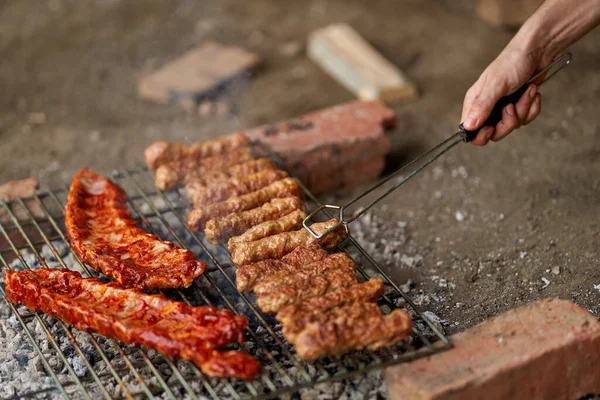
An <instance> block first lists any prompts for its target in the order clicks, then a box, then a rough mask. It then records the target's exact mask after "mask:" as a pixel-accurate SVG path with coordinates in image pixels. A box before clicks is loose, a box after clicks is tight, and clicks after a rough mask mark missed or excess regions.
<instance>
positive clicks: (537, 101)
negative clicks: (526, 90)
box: [523, 93, 542, 125]
mask: <svg viewBox="0 0 600 400" xmlns="http://www.w3.org/2000/svg"><path fill="white" fill-rule="evenodd" d="M541 111H542V95H541V94H540V93H538V94H536V95H535V98H534V99H533V104H532V105H531V108H530V109H529V113H528V114H527V118H525V122H524V123H523V125H527V124H528V123H530V122H531V121H533V120H534V119H536V118H537V116H538V115H540V112H541Z"/></svg>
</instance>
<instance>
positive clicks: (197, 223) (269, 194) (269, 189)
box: [188, 178, 302, 231]
mask: <svg viewBox="0 0 600 400" xmlns="http://www.w3.org/2000/svg"><path fill="white" fill-rule="evenodd" d="M301 195H302V192H301V190H300V186H299V185H298V183H296V181H295V180H294V179H292V178H285V179H282V180H280V181H277V182H273V183H272V184H270V185H269V186H265V187H264V188H262V189H259V190H257V191H254V192H252V193H248V194H245V195H243V196H240V197H231V198H229V199H227V200H225V201H222V202H219V203H214V204H211V205H209V206H206V207H204V208H197V209H194V210H192V212H191V213H190V215H189V216H188V225H189V226H190V228H192V229H195V230H197V231H200V230H202V229H204V227H205V225H206V222H207V221H208V220H210V219H213V218H218V217H224V216H225V215H229V214H231V213H236V212H241V211H246V210H251V209H253V208H256V207H259V206H261V205H263V204H264V203H266V202H267V201H270V200H271V199H275V198H284V197H291V196H295V197H300V196H301Z"/></svg>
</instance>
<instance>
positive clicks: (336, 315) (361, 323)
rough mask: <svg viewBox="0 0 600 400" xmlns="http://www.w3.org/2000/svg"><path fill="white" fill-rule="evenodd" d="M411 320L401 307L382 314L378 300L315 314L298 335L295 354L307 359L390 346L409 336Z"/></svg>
mask: <svg viewBox="0 0 600 400" xmlns="http://www.w3.org/2000/svg"><path fill="white" fill-rule="evenodd" d="M411 329H412V321H411V319H410V317H409V316H408V314H407V313H406V312H404V311H402V310H394V311H392V313H391V314H389V315H386V316H384V315H382V313H381V310H380V309H379V307H378V306H377V304H375V303H355V304H349V305H346V306H342V307H338V308H334V309H332V310H330V311H328V312H326V313H316V314H313V316H312V317H311V321H310V322H308V323H307V324H306V328H305V329H304V330H303V331H302V332H300V333H299V334H298V335H297V336H296V340H295V342H294V345H295V346H296V354H298V356H300V357H301V358H303V359H304V360H314V359H316V358H318V357H322V356H331V355H337V354H343V353H346V352H348V351H351V350H362V349H364V348H365V347H368V348H369V349H372V350H375V349H378V348H380V347H384V346H391V345H393V344H395V343H398V342H399V341H400V340H402V339H403V338H405V337H406V336H408V335H409V334H410V332H411Z"/></svg>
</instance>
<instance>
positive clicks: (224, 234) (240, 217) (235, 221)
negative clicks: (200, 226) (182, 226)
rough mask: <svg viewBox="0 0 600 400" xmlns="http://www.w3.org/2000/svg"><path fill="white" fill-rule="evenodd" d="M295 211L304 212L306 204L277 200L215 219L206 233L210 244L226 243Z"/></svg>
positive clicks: (292, 199)
mask: <svg viewBox="0 0 600 400" xmlns="http://www.w3.org/2000/svg"><path fill="white" fill-rule="evenodd" d="M294 210H300V211H302V212H304V202H303V201H302V200H300V199H299V198H298V197H285V198H283V199H279V198H275V199H273V200H271V201H269V202H268V203H265V204H263V205H262V206H260V207H257V208H253V209H251V210H247V211H242V212H240V213H232V214H229V215H226V216H224V217H219V218H213V219H211V220H210V221H208V222H207V223H206V228H205V229H204V233H205V234H206V239H207V240H208V241H209V242H210V243H213V244H217V243H226V242H227V240H228V239H229V238H230V237H232V236H236V235H239V234H241V233H244V232H245V231H246V230H248V229H249V228H252V227H253V226H256V225H258V224H261V223H263V222H265V221H269V220H272V219H275V218H279V217H282V216H284V215H286V214H289V213H290V212H292V211H294Z"/></svg>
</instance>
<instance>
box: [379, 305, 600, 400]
mask: <svg viewBox="0 0 600 400" xmlns="http://www.w3.org/2000/svg"><path fill="white" fill-rule="evenodd" d="M451 341H452V344H453V348H452V349H450V350H448V351H444V352H441V353H438V354H434V355H432V356H428V357H426V358H422V359H418V360H415V361H413V362H411V363H407V364H400V365H397V366H394V367H390V368H388V369H387V370H386V373H385V376H386V383H387V387H388V393H389V396H390V399H392V400H394V399H406V400H411V399H415V400H416V399H419V400H440V399H444V400H453V399H490V400H494V399H498V400H499V399H513V400H520V399H540V400H544V399H548V400H550V399H579V398H581V397H583V396H586V395H588V394H597V393H600V322H599V321H598V320H597V319H596V318H595V317H594V316H593V315H592V314H590V313H589V312H587V311H586V310H584V309H582V308H580V307H579V306H577V305H576V304H573V303H571V302H569V301H566V300H558V299H545V300H541V301H538V302H535V303H531V304H528V305H525V306H523V307H519V308H516V309H514V310H510V311H508V312H506V313H504V314H502V315H500V316H498V317H495V318H492V319H490V320H488V321H485V322H482V323H481V324H479V325H477V326H475V327H473V328H471V329H469V330H467V331H465V332H462V333H459V334H457V335H455V336H453V337H452V338H451Z"/></svg>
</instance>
